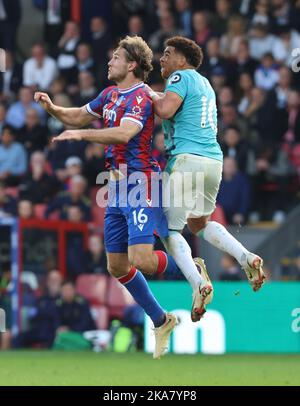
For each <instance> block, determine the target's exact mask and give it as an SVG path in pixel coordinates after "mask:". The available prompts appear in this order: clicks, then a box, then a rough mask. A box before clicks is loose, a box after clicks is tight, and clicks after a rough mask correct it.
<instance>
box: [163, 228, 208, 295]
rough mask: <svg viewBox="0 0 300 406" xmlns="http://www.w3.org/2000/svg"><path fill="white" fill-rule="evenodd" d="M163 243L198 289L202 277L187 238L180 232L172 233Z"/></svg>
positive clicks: (191, 283)
mask: <svg viewBox="0 0 300 406" xmlns="http://www.w3.org/2000/svg"><path fill="white" fill-rule="evenodd" d="M163 243H164V245H165V247H166V250H167V251H168V253H169V254H170V255H172V257H173V258H174V260H175V262H176V264H177V266H178V267H179V268H180V270H181V272H182V273H183V275H184V276H185V277H186V279H187V280H188V282H189V283H190V285H191V286H192V288H193V289H197V288H198V287H199V285H200V284H201V282H202V277H201V275H200V273H199V271H198V269H197V267H196V265H195V263H194V261H193V257H192V251H191V248H190V246H189V245H188V243H187V242H186V240H185V238H184V237H183V236H182V235H181V234H180V233H179V232H178V231H170V236H169V237H168V238H166V239H164V240H163Z"/></svg>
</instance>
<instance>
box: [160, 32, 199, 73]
mask: <svg viewBox="0 0 300 406" xmlns="http://www.w3.org/2000/svg"><path fill="white" fill-rule="evenodd" d="M168 46H169V47H174V48H175V50H176V52H179V53H181V54H182V55H183V56H185V58H186V60H187V62H188V64H190V65H192V66H193V67H194V68H195V69H198V68H199V66H201V64H202V61H203V52H202V49H201V48H200V47H199V45H197V44H196V42H195V41H193V40H191V39H189V38H185V37H181V36H179V35H178V36H176V37H172V38H169V39H167V40H166V41H165V47H168Z"/></svg>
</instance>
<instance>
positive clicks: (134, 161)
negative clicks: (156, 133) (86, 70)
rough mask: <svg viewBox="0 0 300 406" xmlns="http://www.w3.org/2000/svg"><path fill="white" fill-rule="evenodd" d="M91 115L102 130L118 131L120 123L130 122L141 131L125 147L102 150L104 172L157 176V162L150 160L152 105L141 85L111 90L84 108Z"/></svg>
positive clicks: (119, 145) (116, 146) (142, 84)
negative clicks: (123, 166)
mask: <svg viewBox="0 0 300 406" xmlns="http://www.w3.org/2000/svg"><path fill="white" fill-rule="evenodd" d="M86 109H87V111H88V112H89V113H90V114H93V115H94V116H96V117H98V118H102V120H103V124H104V127H105V128H112V127H118V126H119V125H120V124H121V122H122V121H123V120H130V121H133V122H134V123H136V124H138V125H139V126H140V127H141V130H140V132H139V133H138V134H137V135H135V136H134V137H133V138H132V139H131V140H130V141H129V142H128V144H126V145H121V144H117V145H108V146H106V148H105V157H106V166H107V169H119V166H120V164H126V165H127V173H128V175H129V174H130V173H132V172H134V171H141V172H146V173H150V172H153V171H155V172H158V171H159V170H160V168H159V164H158V162H157V161H156V160H155V159H154V158H153V157H152V156H151V142H152V133H153V127H154V109H153V102H152V100H151V98H150V96H149V94H148V92H147V91H146V90H145V85H144V83H143V82H141V83H138V84H136V85H134V86H132V87H130V88H128V89H118V87H117V86H110V87H108V88H106V89H104V90H103V91H102V92H101V93H100V94H99V95H98V96H97V97H96V98H95V99H94V100H93V101H91V102H90V103H89V104H87V105H86Z"/></svg>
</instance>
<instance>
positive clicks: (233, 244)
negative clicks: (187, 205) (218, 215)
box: [198, 221, 249, 266]
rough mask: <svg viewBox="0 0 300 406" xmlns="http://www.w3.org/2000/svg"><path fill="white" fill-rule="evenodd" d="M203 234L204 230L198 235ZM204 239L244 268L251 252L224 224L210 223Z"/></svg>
mask: <svg viewBox="0 0 300 406" xmlns="http://www.w3.org/2000/svg"><path fill="white" fill-rule="evenodd" d="M201 234H202V230H201V231H200V232H199V233H198V236H200V235H201ZM203 237H204V239H205V240H206V241H208V242H209V243H210V244H212V245H214V246H215V247H217V248H219V249H220V250H221V251H225V252H227V253H228V254H230V255H231V256H232V257H234V258H235V259H236V260H237V261H238V262H239V264H240V265H242V266H243V265H244V264H245V263H246V261H247V254H249V251H248V250H247V249H246V248H245V247H244V246H243V245H242V244H241V243H240V242H239V241H238V240H237V239H235V238H234V236H233V235H231V234H230V233H229V232H228V231H227V230H226V228H225V227H224V226H222V224H220V223H217V222H216V221H209V222H208V223H207V225H206V227H205V228H204V232H203Z"/></svg>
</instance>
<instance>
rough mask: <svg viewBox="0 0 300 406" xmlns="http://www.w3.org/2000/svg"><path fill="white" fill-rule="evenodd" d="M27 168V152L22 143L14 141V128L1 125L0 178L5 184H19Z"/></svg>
mask: <svg viewBox="0 0 300 406" xmlns="http://www.w3.org/2000/svg"><path fill="white" fill-rule="evenodd" d="M26 169H27V154H26V151H25V148H24V147H23V145H21V144H19V143H18V142H15V131H14V129H13V128H12V127H11V126H9V125H6V126H4V127H3V130H2V135H1V145H0V180H2V181H3V182H5V184H6V186H14V185H17V184H19V182H20V180H21V177H22V176H23V175H24V174H25V172H26Z"/></svg>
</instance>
